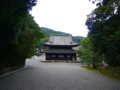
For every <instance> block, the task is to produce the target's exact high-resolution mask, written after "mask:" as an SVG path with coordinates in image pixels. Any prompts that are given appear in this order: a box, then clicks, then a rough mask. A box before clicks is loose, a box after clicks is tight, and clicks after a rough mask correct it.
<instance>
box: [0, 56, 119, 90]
mask: <svg viewBox="0 0 120 90" xmlns="http://www.w3.org/2000/svg"><path fill="white" fill-rule="evenodd" d="M42 59H44V57H36V56H34V57H33V58H32V59H27V60H26V67H27V68H25V69H22V70H19V71H17V72H15V73H12V74H9V75H7V76H5V77H2V78H0V90H120V81H117V80H114V79H110V78H108V77H106V76H104V75H101V74H99V73H96V72H92V71H88V70H85V69H83V68H81V67H80V66H81V65H80V64H79V63H41V62H40V60H42Z"/></svg>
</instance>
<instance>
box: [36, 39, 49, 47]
mask: <svg viewBox="0 0 120 90" xmlns="http://www.w3.org/2000/svg"><path fill="white" fill-rule="evenodd" d="M47 41H49V38H42V39H40V41H39V43H38V48H44V45H43V43H45V42H47Z"/></svg>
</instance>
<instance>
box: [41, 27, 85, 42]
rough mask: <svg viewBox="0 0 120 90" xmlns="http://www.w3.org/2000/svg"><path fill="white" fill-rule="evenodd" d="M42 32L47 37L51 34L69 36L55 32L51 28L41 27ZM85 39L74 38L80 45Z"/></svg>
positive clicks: (80, 37)
mask: <svg viewBox="0 0 120 90" xmlns="http://www.w3.org/2000/svg"><path fill="white" fill-rule="evenodd" d="M41 32H43V33H44V34H45V36H46V37H49V36H50V35H51V34H69V33H65V32H61V31H55V30H52V29H49V28H45V27H41ZM83 38H84V37H82V36H73V41H75V42H78V43H80V41H81V40H82V39H83Z"/></svg>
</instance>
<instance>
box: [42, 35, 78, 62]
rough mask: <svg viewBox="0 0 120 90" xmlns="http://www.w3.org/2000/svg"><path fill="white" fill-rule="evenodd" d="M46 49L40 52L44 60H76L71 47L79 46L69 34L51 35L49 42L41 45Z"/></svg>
mask: <svg viewBox="0 0 120 90" xmlns="http://www.w3.org/2000/svg"><path fill="white" fill-rule="evenodd" d="M43 44H44V45H45V46H46V49H45V50H43V51H42V52H43V53H45V55H46V60H76V52H75V50H73V49H72V47H76V46H79V43H75V42H73V40H72V36H71V35H70V34H61V35H55V34H53V35H51V36H50V39H49V42H46V43H43Z"/></svg>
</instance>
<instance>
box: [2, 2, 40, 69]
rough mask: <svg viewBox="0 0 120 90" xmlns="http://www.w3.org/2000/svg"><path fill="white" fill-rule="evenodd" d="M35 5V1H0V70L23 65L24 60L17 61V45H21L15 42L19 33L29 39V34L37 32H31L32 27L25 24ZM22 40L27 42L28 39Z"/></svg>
mask: <svg viewBox="0 0 120 90" xmlns="http://www.w3.org/2000/svg"><path fill="white" fill-rule="evenodd" d="M35 5H36V0H0V39H1V40H0V53H1V55H0V58H1V59H0V68H3V67H11V66H18V65H24V61H25V60H24V58H23V59H21V61H20V60H18V61H17V59H18V57H17V56H19V54H20V53H19V50H18V49H19V48H20V47H18V44H20V43H21V41H17V40H18V38H19V37H20V35H21V34H20V33H24V34H25V33H26V34H25V36H29V37H31V35H30V34H31V33H35V32H38V31H33V30H31V29H33V27H32V26H31V25H30V23H29V25H28V24H25V19H26V18H27V17H28V12H29V10H31V9H32V7H33V6H35ZM29 18H30V17H29ZM31 22H32V21H31ZM27 23H28V22H27ZM27 26H29V30H28V31H27V30H26V29H27V28H26V27H27ZM24 28H26V29H24ZM34 29H35V28H34ZM27 34H29V35H27ZM22 35H23V34H22ZM22 35H21V36H22ZM34 35H35V34H34ZM24 39H26V41H27V39H28V38H27V37H26V38H24ZM17 50H18V52H17ZM23 50H24V48H23ZM20 55H21V54H20ZM21 58H22V57H21Z"/></svg>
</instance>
